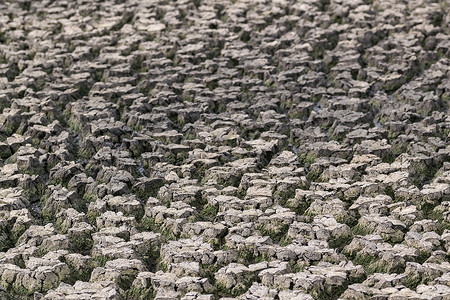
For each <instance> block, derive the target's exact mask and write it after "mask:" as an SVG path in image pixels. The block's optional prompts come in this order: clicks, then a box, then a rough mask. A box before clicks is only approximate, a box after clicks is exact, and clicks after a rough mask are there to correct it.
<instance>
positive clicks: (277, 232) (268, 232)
mask: <svg viewBox="0 0 450 300" xmlns="http://www.w3.org/2000/svg"><path fill="white" fill-rule="evenodd" d="M257 230H258V231H259V233H260V234H261V235H262V236H269V237H270V238H271V239H272V241H273V242H274V243H279V242H280V241H281V240H282V239H284V238H285V237H286V233H287V232H288V230H289V225H288V224H285V223H282V222H276V224H261V225H259V226H257Z"/></svg>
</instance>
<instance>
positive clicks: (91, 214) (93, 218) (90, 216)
mask: <svg viewBox="0 0 450 300" xmlns="http://www.w3.org/2000/svg"><path fill="white" fill-rule="evenodd" d="M98 216H100V214H99V213H98V212H95V211H88V213H87V214H86V218H87V220H88V222H89V224H91V225H92V226H96V225H97V217H98Z"/></svg>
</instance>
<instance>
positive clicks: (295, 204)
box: [285, 198, 311, 216]
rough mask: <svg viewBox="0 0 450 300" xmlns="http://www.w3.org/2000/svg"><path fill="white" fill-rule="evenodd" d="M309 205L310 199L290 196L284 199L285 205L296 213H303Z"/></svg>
mask: <svg viewBox="0 0 450 300" xmlns="http://www.w3.org/2000/svg"><path fill="white" fill-rule="evenodd" d="M310 205H311V201H310V200H303V199H297V198H291V199H288V200H287V201H286V204H285V206H286V207H287V208H289V209H290V210H292V211H294V212H295V213H296V214H297V215H300V216H301V215H303V214H304V213H305V212H306V210H307V209H308V208H309V206H310Z"/></svg>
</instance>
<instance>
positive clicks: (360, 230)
mask: <svg viewBox="0 0 450 300" xmlns="http://www.w3.org/2000/svg"><path fill="white" fill-rule="evenodd" d="M373 232H374V231H373V230H372V229H370V228H368V227H366V226H362V225H360V224H356V225H355V226H353V228H352V233H353V234H354V235H362V236H364V235H368V234H372V233H373Z"/></svg>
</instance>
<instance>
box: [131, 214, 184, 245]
mask: <svg viewBox="0 0 450 300" xmlns="http://www.w3.org/2000/svg"><path fill="white" fill-rule="evenodd" d="M138 230H139V231H153V232H158V233H160V234H162V235H163V236H164V237H166V238H167V239H168V240H176V239H177V238H178V235H176V234H174V232H173V231H172V230H171V229H170V228H166V227H165V226H164V223H162V222H158V221H156V220H155V219H154V218H150V217H143V218H142V219H141V221H140V223H139V225H138Z"/></svg>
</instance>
